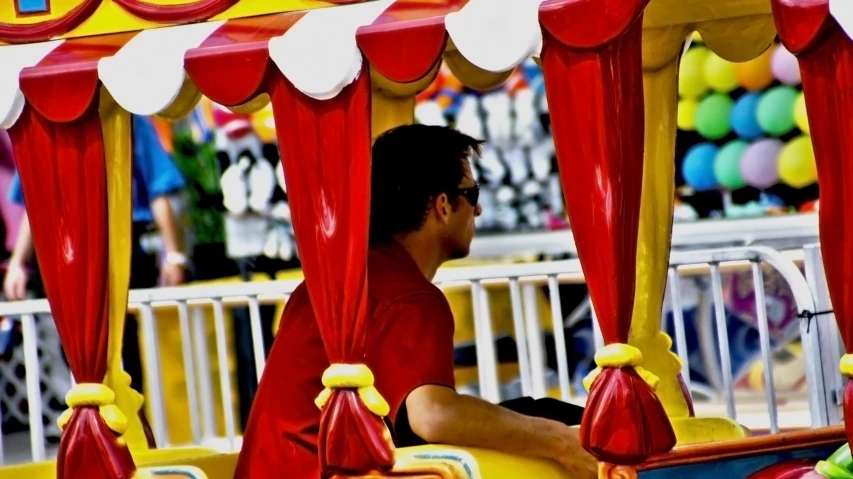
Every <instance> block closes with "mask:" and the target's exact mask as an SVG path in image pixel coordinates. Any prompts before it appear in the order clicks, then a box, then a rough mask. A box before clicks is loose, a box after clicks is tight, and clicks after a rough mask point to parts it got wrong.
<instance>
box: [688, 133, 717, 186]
mask: <svg viewBox="0 0 853 479" xmlns="http://www.w3.org/2000/svg"><path fill="white" fill-rule="evenodd" d="M717 151H718V148H717V147H716V146H715V145H714V144H713V143H700V144H698V145H695V146H693V147H692V148H690V149H689V150H687V154H686V155H684V163H682V165H681V173H682V175H683V176H684V181H686V182H687V184H688V185H689V186H690V187H691V188H693V189H694V190H696V191H708V190H713V189H715V188H717V187H718V184H717V177H716V176H715V175H714V158H715V157H716V156H717Z"/></svg>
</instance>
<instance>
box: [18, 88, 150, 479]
mask: <svg viewBox="0 0 853 479" xmlns="http://www.w3.org/2000/svg"><path fill="white" fill-rule="evenodd" d="M62 101H63V100H62V99H59V98H57V99H55V102H56V103H60V102H62ZM96 107H97V101H95V102H94V105H93V107H92V108H89V109H88V110H87V111H85V112H84V113H83V115H82V116H81V117H80V118H78V119H76V120H73V121H70V122H67V123H54V122H52V121H50V120H49V119H47V118H45V117H44V116H42V115H41V114H40V113H39V112H37V111H36V110H35V109H34V108H32V107H29V106H28V107H26V108H25V109H24V112H23V114H22V116H21V118H20V119H19V120H18V122H17V123H16V125H15V126H14V127H13V128H12V130H11V132H10V133H11V136H12V140H13V144H14V149H15V155H16V158H17V163H18V171H19V173H20V177H21V183H22V186H23V190H24V194H25V197H26V206H27V210H28V211H29V220H30V226H31V228H32V233H33V241H34V245H35V250H36V254H37V256H38V263H39V269H40V272H41V275H42V277H43V280H44V284H45V290H46V292H47V296H48V300H49V301H50V307H51V311H52V313H53V317H54V321H55V322H56V327H57V329H58V331H59V336H60V339H61V340H62V346H63V348H64V351H65V354H66V355H67V357H68V362H69V365H70V366H71V371H72V372H73V374H74V377H75V378H76V379H77V381H78V383H80V384H81V385H85V384H95V385H100V384H101V383H102V382H103V380H104V376H105V375H106V370H107V343H108V333H109V317H108V291H107V273H108V256H107V253H108V248H109V238H108V233H107V193H106V166H105V164H104V142H103V137H102V133H101V121H100V118H99V115H98V112H97V108H96ZM99 402H101V403H102V404H91V405H85V406H79V407H76V408H74V410H73V414H72V415H71V418H70V421H69V422H68V424H67V425H66V426H65V428H64V430H63V434H62V442H61V444H60V447H59V454H58V459H57V477H58V478H60V479H66V478H67V479H72V478H80V477H86V478H92V479H101V478H103V479H115V478H129V477H131V476H132V475H133V474H134V472H135V466H134V463H133V459H132V458H131V456H130V452H129V451H128V450H127V447H125V446H124V445H123V444H121V445H120V444H119V438H118V435H117V434H116V433H115V432H113V431H112V430H110V428H109V427H108V426H107V424H106V423H105V422H104V420H103V419H102V417H101V414H100V413H99V409H98V406H101V405H104V406H106V405H108V404H107V403H108V402H109V401H99Z"/></svg>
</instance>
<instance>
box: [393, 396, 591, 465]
mask: <svg viewBox="0 0 853 479" xmlns="http://www.w3.org/2000/svg"><path fill="white" fill-rule="evenodd" d="M406 411H407V413H408V419H409V426H410V427H411V428H412V431H413V432H414V433H415V434H417V435H418V436H420V437H421V438H422V439H424V440H425V441H427V442H430V443H437V444H453V445H457V446H469V447H482V448H487V449H494V450H498V451H503V452H508V453H512V454H521V455H527V456H537V457H543V458H546V459H553V460H555V461H557V462H559V463H560V464H562V465H563V467H564V468H565V469H566V470H567V471H568V472H569V473H571V474H572V479H586V478H592V479H594V478H595V477H597V464H596V461H595V459H594V458H593V457H592V456H590V455H589V454H588V453H587V452H586V451H585V450H584V449H583V448H582V447H581V444H580V439H579V438H578V430H577V429H576V428H570V427H568V426H565V425H563V424H562V423H559V422H556V421H551V420H548V419H542V418H536V417H529V416H524V415H522V414H519V413H516V412H514V411H510V410H509V409H506V408H503V407H500V406H496V405H494V404H492V403H490V402H487V401H484V400H482V399H479V398H476V397H473V396H466V395H462V394H458V393H457V392H456V391H455V390H453V389H450V388H447V387H444V386H432V385H426V386H421V387H419V388H417V389H415V390H414V391H412V392H411V393H410V394H409V396H408V397H407V398H406Z"/></svg>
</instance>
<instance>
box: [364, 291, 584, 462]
mask: <svg viewBox="0 0 853 479" xmlns="http://www.w3.org/2000/svg"><path fill="white" fill-rule="evenodd" d="M378 327H379V329H380V331H378V332H377V333H378V336H377V337H376V338H375V341H376V343H374V344H373V345H372V346H373V348H372V349H373V352H372V354H370V355H369V356H368V357H369V358H371V359H372V361H371V364H369V365H370V367H371V368H372V369H374V372H375V373H378V374H376V381H377V383H376V386H377V388H378V389H379V392H380V393H381V394H383V395H385V398H386V399H388V402H389V405H390V406H391V414H390V419H391V420H392V421H393V422H394V423H395V426H396V425H398V423H399V422H400V421H399V420H400V419H403V420H406V419H407V420H408V421H407V422H408V429H411V432H413V433H414V434H417V435H418V436H419V437H420V438H421V439H423V440H425V441H427V442H431V443H441V444H450V445H456V446H469V447H482V448H487V449H495V450H498V451H504V452H509V453H513V454H520V455H531V456H538V457H544V458H548V459H553V460H556V461H558V462H559V463H560V464H562V465H563V466H564V467H565V468H566V470H567V471H569V472H571V473H572V474H573V476H572V479H594V478H595V477H596V467H597V465H596V462H595V460H594V459H593V458H592V456H590V455H589V454H587V453H586V451H584V450H583V448H582V447H581V445H580V441H579V440H578V434H577V430H576V429H573V428H570V427H568V426H565V425H564V424H562V423H559V422H555V421H550V420H547V419H541V418H533V417H528V416H524V415H521V414H518V413H516V412H513V411H510V410H508V409H506V408H502V407H500V406H496V405H494V404H491V403H489V402H486V401H483V400H481V399H478V398H475V397H472V396H463V395H460V394H458V393H457V392H456V390H455V388H454V371H453V332H454V319H453V313H452V312H451V311H450V306H449V305H448V303H447V299H446V298H445V297H444V296H443V295H442V294H441V293H439V292H438V291H436V294H416V295H413V296H410V297H408V298H406V299H404V300H401V301H399V302H397V303H395V304H394V305H392V306H390V307H389V308H388V309H387V310H385V311H384V312H383V313H382V314H381V316H380V317H379V325H378ZM404 403H405V407H403V406H404ZM404 413H405V414H406V416H404V417H403V418H401V417H400V416H402V414H404ZM401 430H402V428H401ZM398 433H400V431H398Z"/></svg>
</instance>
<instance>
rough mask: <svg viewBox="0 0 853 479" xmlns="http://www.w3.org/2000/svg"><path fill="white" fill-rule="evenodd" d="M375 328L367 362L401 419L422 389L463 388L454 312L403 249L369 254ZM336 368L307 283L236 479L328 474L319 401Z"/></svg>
mask: <svg viewBox="0 0 853 479" xmlns="http://www.w3.org/2000/svg"><path fill="white" fill-rule="evenodd" d="M367 282H368V301H369V303H368V311H369V312H368V318H370V319H369V320H370V322H371V323H370V325H369V327H368V343H367V349H366V350H367V354H366V356H365V361H364V362H365V364H367V366H368V367H370V369H371V370H372V371H373V374H374V376H375V377H376V387H377V389H378V390H379V392H380V393H381V394H382V395H383V397H385V399H386V400H387V401H388V404H389V405H390V406H391V413H390V414H389V418H390V419H392V420H396V417H397V412H398V411H399V409H400V406H401V405H403V403H404V401H405V399H406V396H408V394H409V393H410V392H411V391H412V390H414V389H416V388H417V387H419V386H422V385H426V384H438V385H444V386H448V387H455V385H454V379H453V330H454V322H453V315H452V314H451V312H450V305H449V304H448V303H447V299H446V298H445V296H444V294H442V292H441V290H439V289H438V288H437V287H436V286H435V285H433V284H432V283H431V282H430V281H429V280H427V279H426V278H425V277H424V275H423V274H422V273H421V271H420V269H419V268H418V266H417V265H416V264H415V262H414V260H413V259H412V257H411V256H410V255H409V253H408V252H407V251H406V250H405V249H404V248H403V247H402V246H400V245H398V244H393V245H383V246H379V247H375V248H372V249H371V251H370V253H369V257H368V278H367ZM328 366H329V359H328V358H327V356H326V351H325V349H324V348H323V341H322V339H321V337H320V330H319V329H318V327H317V322H316V320H315V318H314V313H313V311H312V310H311V303H310V300H309V298H308V291H307V289H306V288H305V285H304V284H302V285H300V286H299V287H298V288H297V289H296V291H294V293H293V295H292V296H291V297H290V300H289V301H288V302H287V306H286V308H285V310H284V315H283V316H282V320H281V326H280V329H279V331H278V333H277V335H276V338H275V343H274V344H273V347H272V351H271V352H270V357H269V359H268V360H267V364H266V368H265V369H264V374H263V378H262V380H261V383H260V386H259V389H258V393H257V396H256V397H255V402H254V404H253V405H252V411H251V414H250V417H249V423H248V426H247V428H246V432H245V435H244V437H243V449H242V451H241V453H240V459H239V461H238V464H237V472H236V475H235V479H267V478H270V479H272V478H275V479H279V478H282V477H286V478H288V479H309V478H310V479H315V478H319V477H320V473H319V460H318V458H317V431H318V430H319V427H320V411H319V410H318V409H317V406H315V405H314V399H315V398H316V397H317V395H318V394H319V393H320V391H322V390H323V384H322V383H321V377H322V375H323V371H325V370H326V368H327V367H328Z"/></svg>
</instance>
